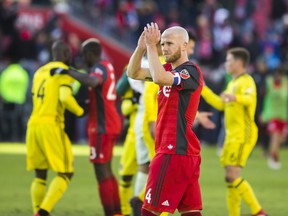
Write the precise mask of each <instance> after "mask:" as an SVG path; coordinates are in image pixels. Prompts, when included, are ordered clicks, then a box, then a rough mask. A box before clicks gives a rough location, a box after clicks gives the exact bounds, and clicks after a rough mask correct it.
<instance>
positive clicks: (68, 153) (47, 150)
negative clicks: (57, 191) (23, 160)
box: [26, 124, 74, 173]
mask: <svg viewBox="0 0 288 216" xmlns="http://www.w3.org/2000/svg"><path fill="white" fill-rule="evenodd" d="M26 147H27V170H35V169H52V170H53V171H55V172H59V173H71V172H73V170H74V168H73V160H74V158H73V154H72V148H71V142H70V140H69V138H68V136H67V134H66V133H65V131H64V129H63V128H62V127H61V126H60V125H59V126H58V125H56V124H32V125H29V126H28V129H27V134H26Z"/></svg>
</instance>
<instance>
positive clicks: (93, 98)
mask: <svg viewBox="0 0 288 216" xmlns="http://www.w3.org/2000/svg"><path fill="white" fill-rule="evenodd" d="M90 76H96V77H98V78H99V79H100V85H99V86H97V87H96V88H89V117H88V128H89V130H94V128H95V132H96V133H98V134H115V135H116V134H120V131H121V120H120V116H119V114H118V112H117V109H116V104H115V102H116V98H117V97H116V88H115V74H114V68H113V66H112V64H111V63H109V62H108V61H103V60H102V61H100V62H98V63H97V64H96V65H94V66H93V68H92V70H91V73H90Z"/></svg>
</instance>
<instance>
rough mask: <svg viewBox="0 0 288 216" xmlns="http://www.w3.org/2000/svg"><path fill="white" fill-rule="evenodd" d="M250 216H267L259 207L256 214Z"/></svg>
mask: <svg viewBox="0 0 288 216" xmlns="http://www.w3.org/2000/svg"><path fill="white" fill-rule="evenodd" d="M252 216H268V214H267V213H266V212H265V211H264V209H261V210H260V211H259V212H258V213H257V214H255V215H252Z"/></svg>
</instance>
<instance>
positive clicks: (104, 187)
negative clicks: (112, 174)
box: [98, 178, 114, 216]
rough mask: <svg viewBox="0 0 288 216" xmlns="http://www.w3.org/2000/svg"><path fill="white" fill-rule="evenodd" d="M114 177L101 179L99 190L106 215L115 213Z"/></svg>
mask: <svg viewBox="0 0 288 216" xmlns="http://www.w3.org/2000/svg"><path fill="white" fill-rule="evenodd" d="M112 181H113V180H112V178H106V179H104V180H101V181H99V185H98V190H99V195H100V199H101V203H102V206H103V209H104V212H105V215H106V216H108V215H109V216H110V215H113V214H114V196H113V188H114V187H113V182H112Z"/></svg>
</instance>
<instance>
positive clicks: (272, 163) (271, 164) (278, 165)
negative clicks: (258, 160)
mask: <svg viewBox="0 0 288 216" xmlns="http://www.w3.org/2000/svg"><path fill="white" fill-rule="evenodd" d="M267 164H268V167H269V168H270V169H273V170H279V169H281V166H282V164H281V163H280V162H278V161H275V160H274V159H273V158H268V161H267Z"/></svg>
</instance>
